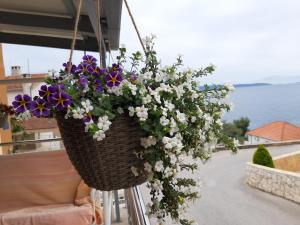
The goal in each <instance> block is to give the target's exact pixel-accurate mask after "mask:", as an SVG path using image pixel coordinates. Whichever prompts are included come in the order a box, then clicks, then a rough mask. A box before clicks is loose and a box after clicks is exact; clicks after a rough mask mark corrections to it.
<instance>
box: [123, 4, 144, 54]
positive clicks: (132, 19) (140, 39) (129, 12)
mask: <svg viewBox="0 0 300 225" xmlns="http://www.w3.org/2000/svg"><path fill="white" fill-rule="evenodd" d="M124 2H125V5H126V8H127V11H128V14H129V16H130V18H131V22H132V23H133V26H134V29H135V31H136V33H137V36H138V38H139V41H140V43H141V46H142V48H143V50H144V53H145V54H146V48H145V46H144V44H143V41H142V38H141V35H140V32H139V30H138V28H137V25H136V23H135V21H134V18H133V15H132V13H131V10H130V8H129V5H128V3H127V0H124Z"/></svg>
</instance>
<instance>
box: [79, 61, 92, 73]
mask: <svg viewBox="0 0 300 225" xmlns="http://www.w3.org/2000/svg"><path fill="white" fill-rule="evenodd" d="M89 67H90V65H89V64H87V63H85V62H82V63H80V64H79V65H78V66H77V69H76V72H77V73H81V74H84V73H88V68H89Z"/></svg>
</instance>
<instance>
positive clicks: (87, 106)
mask: <svg viewBox="0 0 300 225" xmlns="http://www.w3.org/2000/svg"><path fill="white" fill-rule="evenodd" d="M81 105H82V107H83V108H84V109H85V112H86V113H89V112H90V111H92V110H93V109H94V107H93V106H92V104H91V101H90V100H88V99H87V100H85V101H82V102H81Z"/></svg>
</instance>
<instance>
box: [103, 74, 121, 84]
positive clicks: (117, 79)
mask: <svg viewBox="0 0 300 225" xmlns="http://www.w3.org/2000/svg"><path fill="white" fill-rule="evenodd" d="M122 80H123V77H122V76H121V74H120V73H119V72H117V71H114V72H110V73H109V74H107V75H106V76H105V81H106V85H107V86H108V87H113V86H119V85H120V84H121V82H122Z"/></svg>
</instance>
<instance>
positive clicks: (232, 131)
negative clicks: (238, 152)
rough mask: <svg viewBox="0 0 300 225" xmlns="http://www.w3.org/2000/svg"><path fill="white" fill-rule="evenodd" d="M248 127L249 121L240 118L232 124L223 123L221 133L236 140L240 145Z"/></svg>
mask: <svg viewBox="0 0 300 225" xmlns="http://www.w3.org/2000/svg"><path fill="white" fill-rule="evenodd" d="M249 125H250V120H249V119H248V118H247V117H241V118H240V119H237V120H234V121H233V122H232V123H226V122H224V125H223V132H224V133H225V134H226V135H227V136H229V137H232V138H235V139H237V140H238V141H239V142H240V143H244V141H245V140H246V133H247V131H248V130H249V129H248V127H249Z"/></svg>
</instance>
